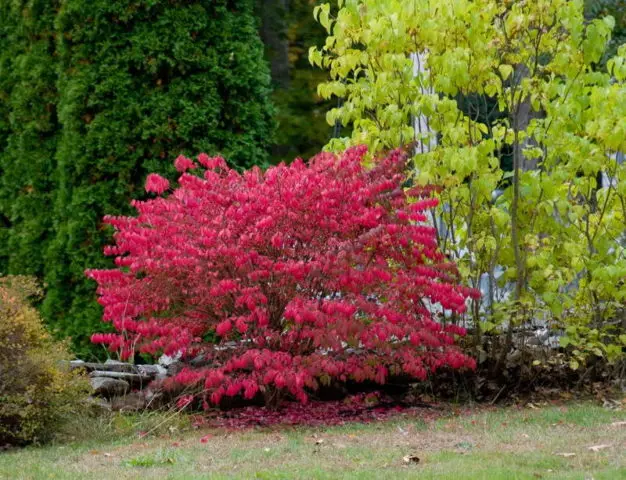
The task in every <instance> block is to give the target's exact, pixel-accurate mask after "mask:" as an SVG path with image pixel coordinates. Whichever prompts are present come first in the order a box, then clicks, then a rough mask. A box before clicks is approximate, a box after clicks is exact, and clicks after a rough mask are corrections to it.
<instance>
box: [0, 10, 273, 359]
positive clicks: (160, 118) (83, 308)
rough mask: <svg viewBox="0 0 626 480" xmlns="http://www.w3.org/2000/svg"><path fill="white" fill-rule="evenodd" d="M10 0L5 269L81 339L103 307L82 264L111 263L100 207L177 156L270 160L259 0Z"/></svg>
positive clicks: (126, 196)
mask: <svg viewBox="0 0 626 480" xmlns="http://www.w3.org/2000/svg"><path fill="white" fill-rule="evenodd" d="M1 3H2V5H1V6H0V13H2V17H1V19H0V45H1V46H2V47H3V50H2V52H0V73H2V78H1V79H0V171H1V174H2V175H1V176H2V180H1V181H0V230H4V232H2V233H0V272H4V273H29V274H34V275H37V276H39V277H40V278H43V279H44V283H45V285H46V298H45V299H44V302H43V305H42V312H43V314H44V316H45V317H46V319H47V320H48V322H49V324H50V325H51V326H52V328H53V329H54V330H56V331H57V334H58V335H59V336H61V337H67V336H71V337H72V338H73V340H74V343H75V346H83V347H84V346H85V345H89V335H90V334H91V333H92V332H93V331H94V328H95V326H96V325H98V323H99V321H100V318H101V315H102V312H101V309H100V308H99V306H98V304H97V303H96V302H95V292H94V288H93V284H91V283H89V282H87V281H86V279H85V278H84V275H83V272H84V270H85V268H87V267H88V266H101V267H105V266H108V265H110V264H109V263H106V262H103V259H102V257H101V255H100V252H101V250H102V247H103V246H104V244H105V242H106V238H107V237H108V235H109V232H107V231H106V230H105V229H104V228H103V225H102V222H101V219H102V217H103V215H104V214H105V213H112V214H122V213H128V211H129V210H128V204H129V201H130V199H132V198H140V197H141V195H142V188H141V186H142V184H143V182H144V181H145V178H146V175H147V173H148V172H150V171H154V170H158V171H161V172H164V173H165V174H169V173H174V172H173V169H172V171H171V172H166V170H165V168H164V164H167V165H169V161H168V160H167V159H168V158H173V157H175V156H177V155H179V154H181V153H185V152H187V153H189V152H198V151H202V150H210V151H217V152H222V153H223V154H225V155H228V157H229V158H231V159H232V161H233V163H234V164H236V165H237V166H238V167H240V168H244V167H249V166H251V165H258V164H263V163H265V161H266V156H267V153H266V152H267V151H268V150H269V145H270V144H271V139H272V131H273V122H272V118H271V116H272V108H271V106H270V104H269V100H268V98H269V88H270V78H269V69H268V67H267V65H266V64H265V62H264V60H263V45H262V43H261V40H260V38H259V35H258V32H257V22H256V20H255V17H254V15H253V6H254V5H253V3H254V2H253V1H252V0H214V1H210V2H207V1H201V0H168V1H161V0H132V1H128V0H58V1H55V2H51V1H49V0H48V1H42V0H16V1H12V2H1ZM2 227H7V228H6V229H4V228H2ZM78 353H80V354H82V355H84V354H85V353H86V352H85V351H84V350H83V349H80V348H79V349H78Z"/></svg>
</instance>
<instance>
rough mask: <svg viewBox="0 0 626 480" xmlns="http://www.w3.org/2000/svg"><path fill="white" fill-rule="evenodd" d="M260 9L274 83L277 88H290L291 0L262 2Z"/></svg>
mask: <svg viewBox="0 0 626 480" xmlns="http://www.w3.org/2000/svg"><path fill="white" fill-rule="evenodd" d="M258 9H259V16H260V18H261V31H260V34H261V39H262V40H263V43H264V44H265V51H266V54H267V57H268V60H269V63H270V70H271V72H272V82H273V83H274V86H275V87H276V88H280V89H286V88H289V39H288V38H287V13H288V12H289V0H262V1H260V2H259V4H258Z"/></svg>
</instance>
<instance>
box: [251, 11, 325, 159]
mask: <svg viewBox="0 0 626 480" xmlns="http://www.w3.org/2000/svg"><path fill="white" fill-rule="evenodd" d="M320 3H321V2H320V0H259V1H258V2H257V9H258V16H259V18H260V21H261V29H260V31H261V37H262V39H263V41H264V43H265V53H266V58H267V59H268V61H269V63H270V65H271V67H272V81H273V88H274V92H273V96H272V98H273V101H274V104H275V105H276V120H277V122H278V125H279V128H278V131H277V135H276V138H275V143H274V145H273V148H272V162H273V163H278V162H280V161H291V160H292V159H293V158H295V157H297V156H301V157H302V158H309V157H311V156H313V155H315V154H316V153H317V152H319V150H320V149H321V148H322V146H323V145H324V144H326V143H327V142H328V140H329V139H330V138H331V135H332V133H333V131H332V129H331V127H329V126H328V124H327V123H326V120H325V115H326V111H327V110H328V109H329V108H330V107H331V105H332V101H328V100H326V99H324V98H322V97H320V96H319V95H317V93H316V87H317V84H318V83H319V82H321V81H323V80H324V78H325V74H324V72H321V71H320V70H318V69H315V68H313V67H312V66H311V64H310V62H309V60H308V49H309V47H310V46H311V45H321V44H323V43H324V38H325V32H324V29H323V28H322V27H321V26H320V25H319V24H318V23H317V22H316V21H315V19H314V18H313V8H314V7H315V6H316V5H318V4H320Z"/></svg>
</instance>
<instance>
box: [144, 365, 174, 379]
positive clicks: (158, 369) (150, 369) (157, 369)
mask: <svg viewBox="0 0 626 480" xmlns="http://www.w3.org/2000/svg"><path fill="white" fill-rule="evenodd" d="M137 371H138V372H139V374H140V375H144V376H146V377H151V378H156V379H159V380H160V379H163V378H165V377H167V369H166V368H165V367H163V366H161V365H137Z"/></svg>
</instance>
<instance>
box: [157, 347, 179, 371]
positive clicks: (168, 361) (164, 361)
mask: <svg viewBox="0 0 626 480" xmlns="http://www.w3.org/2000/svg"><path fill="white" fill-rule="evenodd" d="M182 355H183V354H182V352H180V351H179V352H177V353H176V355H173V356H169V355H165V354H163V355H161V356H160V357H159V365H161V366H162V367H165V368H167V367H169V366H170V365H172V364H173V363H178V362H180V358H181V357H182Z"/></svg>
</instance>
